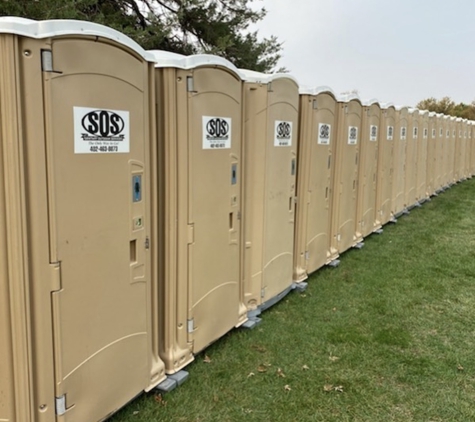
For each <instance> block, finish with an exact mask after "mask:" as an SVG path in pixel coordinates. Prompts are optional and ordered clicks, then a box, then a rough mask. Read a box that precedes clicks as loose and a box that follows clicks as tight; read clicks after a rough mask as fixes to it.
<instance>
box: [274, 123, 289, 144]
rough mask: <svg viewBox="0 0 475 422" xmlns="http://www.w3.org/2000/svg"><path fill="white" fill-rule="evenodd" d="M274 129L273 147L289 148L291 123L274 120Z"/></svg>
mask: <svg viewBox="0 0 475 422" xmlns="http://www.w3.org/2000/svg"><path fill="white" fill-rule="evenodd" d="M274 128H275V130H274V146H275V147H290V146H291V145H292V122H283V121H281V120H276V121H275V125H274Z"/></svg>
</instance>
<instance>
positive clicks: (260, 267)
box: [241, 70, 299, 313]
mask: <svg viewBox="0 0 475 422" xmlns="http://www.w3.org/2000/svg"><path fill="white" fill-rule="evenodd" d="M241 73H242V75H243V78H244V137H243V139H244V141H243V142H245V144H244V151H245V154H244V166H243V167H244V168H243V173H244V181H245V182H244V186H243V192H244V201H243V202H244V212H243V217H242V221H243V225H244V229H243V235H244V241H243V243H244V245H243V246H244V247H243V265H244V267H243V271H244V276H243V280H244V297H245V304H246V306H247V308H248V310H249V311H250V312H251V313H254V312H255V310H256V309H257V308H258V309H259V310H264V309H266V308H268V307H269V306H271V305H272V304H274V303H275V302H277V301H278V300H279V299H281V298H282V297H283V296H284V295H285V294H286V293H288V292H289V291H290V290H291V288H292V284H293V267H294V255H293V254H294V229H295V195H296V190H295V189H296V174H297V148H298V129H299V128H298V125H299V119H298V117H299V114H298V113H299V86H298V82H297V81H296V80H295V79H294V78H293V77H292V76H290V75H287V74H275V75H265V74H262V73H258V72H253V71H248V70H241Z"/></svg>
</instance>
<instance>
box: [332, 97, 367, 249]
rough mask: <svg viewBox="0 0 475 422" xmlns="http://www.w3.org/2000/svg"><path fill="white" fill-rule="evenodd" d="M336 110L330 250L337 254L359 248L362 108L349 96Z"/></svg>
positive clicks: (341, 98)
mask: <svg viewBox="0 0 475 422" xmlns="http://www.w3.org/2000/svg"><path fill="white" fill-rule="evenodd" d="M338 108H339V112H338V129H337V134H338V140H337V143H336V154H335V170H334V180H333V183H334V195H333V198H332V200H333V204H332V221H331V230H332V236H331V241H332V245H331V247H332V250H337V251H338V253H340V254H341V253H342V252H344V251H346V250H347V249H349V248H351V247H354V246H355V247H360V246H362V243H361V240H362V239H361V237H360V238H358V237H357V235H356V230H355V229H356V206H357V205H356V204H357V194H358V161H359V144H360V140H361V115H362V113H363V106H362V104H361V101H360V99H359V97H358V96H356V95H351V96H342V97H340V98H339V100H338Z"/></svg>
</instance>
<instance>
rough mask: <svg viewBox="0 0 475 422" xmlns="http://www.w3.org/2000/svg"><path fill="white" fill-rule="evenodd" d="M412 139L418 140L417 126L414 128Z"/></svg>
mask: <svg viewBox="0 0 475 422" xmlns="http://www.w3.org/2000/svg"><path fill="white" fill-rule="evenodd" d="M412 139H417V126H414V129H413V131H412Z"/></svg>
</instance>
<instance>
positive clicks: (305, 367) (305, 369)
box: [302, 365, 310, 371]
mask: <svg viewBox="0 0 475 422" xmlns="http://www.w3.org/2000/svg"><path fill="white" fill-rule="evenodd" d="M302 369H303V370H304V371H307V370H308V369H310V368H309V367H308V366H307V365H304V366H302Z"/></svg>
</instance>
